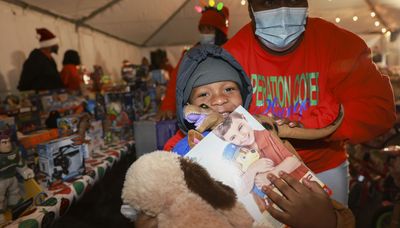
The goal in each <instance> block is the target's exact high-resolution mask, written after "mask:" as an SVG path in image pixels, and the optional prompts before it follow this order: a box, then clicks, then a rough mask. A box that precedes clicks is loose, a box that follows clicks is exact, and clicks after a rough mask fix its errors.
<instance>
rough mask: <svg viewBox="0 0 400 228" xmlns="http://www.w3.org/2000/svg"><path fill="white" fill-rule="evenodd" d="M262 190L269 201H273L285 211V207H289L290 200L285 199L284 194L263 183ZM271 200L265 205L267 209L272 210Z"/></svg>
mask: <svg viewBox="0 0 400 228" xmlns="http://www.w3.org/2000/svg"><path fill="white" fill-rule="evenodd" d="M262 191H263V192H264V193H265V194H266V195H267V196H268V199H269V201H272V202H273V203H275V204H276V205H277V206H278V207H279V208H281V209H282V210H284V211H287V209H288V208H290V201H289V200H288V199H286V198H285V197H284V196H282V195H280V194H278V193H277V192H275V191H274V190H272V188H271V187H269V186H266V185H264V186H263V187H262ZM272 202H270V203H269V205H268V206H267V209H268V210H272V209H271V208H270V207H272Z"/></svg>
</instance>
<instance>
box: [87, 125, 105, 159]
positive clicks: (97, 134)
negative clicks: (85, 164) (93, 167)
mask: <svg viewBox="0 0 400 228" xmlns="http://www.w3.org/2000/svg"><path fill="white" fill-rule="evenodd" d="M86 136H87V139H88V140H90V142H89V145H88V151H89V154H88V157H90V156H91V155H92V154H93V153H94V152H95V151H99V150H100V149H101V147H103V146H104V139H103V123H102V122H101V120H97V121H93V122H92V123H91V126H90V128H89V131H88V132H87V134H86ZM85 158H86V156H85Z"/></svg>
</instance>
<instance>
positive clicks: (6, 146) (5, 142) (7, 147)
mask: <svg viewBox="0 0 400 228" xmlns="http://www.w3.org/2000/svg"><path fill="white" fill-rule="evenodd" d="M11 150H12V145H11V142H10V138H7V139H0V153H8V152H10V151H11Z"/></svg>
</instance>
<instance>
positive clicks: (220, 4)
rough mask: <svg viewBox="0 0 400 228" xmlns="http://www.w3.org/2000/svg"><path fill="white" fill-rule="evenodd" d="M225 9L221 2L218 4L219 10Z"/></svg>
mask: <svg viewBox="0 0 400 228" xmlns="http://www.w3.org/2000/svg"><path fill="white" fill-rule="evenodd" d="M222 8H224V3H222V2H220V3H218V4H217V10H222Z"/></svg>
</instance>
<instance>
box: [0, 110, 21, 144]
mask: <svg viewBox="0 0 400 228" xmlns="http://www.w3.org/2000/svg"><path fill="white" fill-rule="evenodd" d="M4 128H10V129H11V131H12V133H11V139H12V141H14V142H16V141H17V126H16V125H15V118H14V117H13V116H2V115H0V129H4Z"/></svg>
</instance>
